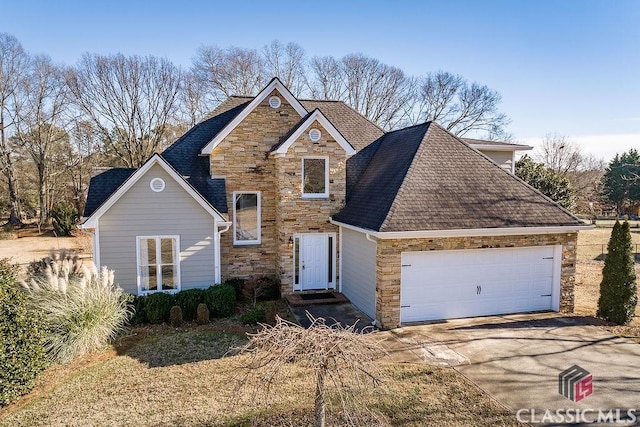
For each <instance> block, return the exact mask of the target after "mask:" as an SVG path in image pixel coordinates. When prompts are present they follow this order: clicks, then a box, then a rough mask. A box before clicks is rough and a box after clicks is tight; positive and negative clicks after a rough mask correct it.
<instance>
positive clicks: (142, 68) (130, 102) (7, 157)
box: [0, 33, 637, 225]
mask: <svg viewBox="0 0 640 427" xmlns="http://www.w3.org/2000/svg"><path fill="white" fill-rule="evenodd" d="M273 76H278V77H279V78H280V79H281V80H282V81H283V83H284V84H285V85H286V86H287V87H288V88H289V89H290V90H291V91H292V92H293V94H294V95H295V96H297V97H300V98H312V99H333V100H342V101H344V102H345V103H346V104H348V105H350V106H351V107H352V108H354V109H355V110H357V111H358V112H360V113H361V114H362V115H364V116H365V117H367V118H368V119H370V120H371V121H373V122H374V123H376V124H378V126H380V127H381V128H382V129H384V130H391V129H395V128H399V127H403V126H407V125H411V124H417V123H420V122H424V121H428V120H435V121H437V122H438V123H439V124H440V125H441V126H443V127H445V128H446V129H447V130H449V131H450V132H452V133H454V134H456V135H458V136H464V135H467V134H473V135H474V136H479V137H483V138H485V139H493V140H510V139H511V138H512V136H511V135H510V134H508V132H507V126H508V124H509V119H508V117H507V116H506V115H505V114H504V113H502V112H501V111H500V110H499V108H498V107H499V104H500V102H501V97H500V94H499V93H498V92H496V91H495V90H492V89H491V88H489V87H487V86H486V85H482V84H479V83H475V82H469V81H468V80H466V79H465V78H464V77H462V76H460V75H457V74H453V73H450V72H446V71H434V72H429V73H426V74H425V75H423V76H410V75H407V74H406V73H405V72H404V71H402V70H401V69H399V68H397V67H394V66H391V65H387V64H384V63H382V62H380V61H379V60H377V59H375V58H371V57H368V56H365V55H363V54H359V53H358V54H348V55H345V56H344V57H342V58H336V57H333V56H314V57H308V56H307V54H306V52H305V51H304V49H303V48H302V47H301V46H299V45H297V44H295V43H287V44H283V43H280V42H278V41H273V42H271V43H270V44H268V45H265V46H264V47H263V48H262V49H259V50H258V49H247V48H241V47H227V48H222V47H219V46H215V45H209V46H202V47H200V48H199V49H198V50H197V51H196V53H195V56H194V58H193V62H192V64H191V67H190V68H189V69H181V68H179V67H177V66H175V65H174V64H173V63H171V62H170V61H169V60H167V59H164V58H158V57H154V56H124V55H122V54H111V55H99V54H94V53H86V54H84V55H83V56H82V58H81V59H80V60H79V61H78V62H77V63H76V64H75V65H74V66H68V65H62V64H56V63H54V62H53V61H52V60H51V58H50V57H48V56H46V55H34V54H31V53H29V52H26V51H25V50H24V49H23V47H22V46H21V44H20V42H19V41H18V40H17V39H16V38H15V37H13V36H11V35H9V34H6V33H0V169H1V171H2V178H3V180H2V185H3V190H4V191H3V192H2V196H3V197H2V198H0V204H1V207H2V209H1V210H2V211H5V212H6V214H5V216H8V217H9V223H10V224H13V225H19V224H20V223H21V220H22V218H24V217H25V216H30V217H33V216H36V214H37V217H38V219H39V224H44V223H46V222H47V221H48V219H49V217H50V213H51V210H52V208H53V207H54V205H55V204H57V203H60V202H61V201H65V202H66V203H68V204H70V205H71V206H72V207H73V208H74V209H75V210H76V211H77V212H82V209H83V206H84V197H85V193H86V189H87V186H88V181H89V179H90V176H91V174H92V170H94V168H96V167H114V166H121V167H132V168H135V167H139V166H140V165H142V164H143V163H144V162H145V161H146V159H148V158H149V157H150V156H151V155H152V154H153V153H155V152H159V151H161V150H163V149H164V148H165V147H167V146H168V145H169V144H171V143H172V142H173V141H174V140H175V139H177V138H178V137H179V136H180V135H182V133H184V132H185V131H186V130H188V129H189V128H190V127H191V126H193V125H195V124H196V123H197V122H199V121H200V120H202V118H203V117H205V116H206V114H208V113H209V112H210V111H212V110H213V109H214V108H215V107H216V106H217V105H218V104H219V103H220V102H221V101H223V100H224V99H225V98H226V97H227V96H230V95H246V96H252V95H255V94H256V93H257V92H258V91H259V90H260V89H262V88H263V87H264V86H265V85H266V84H267V83H268V81H269V80H270V79H271V78H272V77H273ZM548 140H549V144H551V145H550V147H549V151H548V152H547V151H544V152H543V155H542V157H541V159H540V160H541V163H542V164H543V165H544V169H545V170H551V171H553V172H554V173H555V174H558V175H560V176H561V177H563V178H565V179H567V180H568V181H569V185H570V186H571V188H572V191H573V192H574V196H573V197H574V199H576V197H577V199H578V200H581V199H584V200H591V199H592V198H593V196H592V194H596V193H597V194H601V193H600V192H598V191H596V190H598V189H597V188H596V187H598V186H599V185H600V176H601V174H602V171H603V165H602V163H601V162H600V163H598V161H597V160H595V159H594V158H593V157H592V156H586V155H584V154H583V153H581V152H580V150H579V147H578V146H577V145H575V144H573V143H571V142H570V141H568V140H566V138H564V137H557V136H554V137H550V138H548ZM636 154H637V153H636ZM628 160H629V159H627V158H626V157H625V159H620V161H621V162H623V164H626V163H624V162H627V161H628ZM631 172H632V171H628V173H627V175H625V177H628V178H629V181H625V182H629V183H631V182H632V181H631V180H632V178H633V176H636V177H637V175H633V174H632V173H631ZM636 172H637V171H636ZM635 182H636V183H637V180H636V181H635ZM607 185H608V184H607ZM607 188H608V187H607ZM594 192H595V193H594ZM576 194H577V196H576ZM606 194H611V196H612V197H613V194H614V193H613V192H611V193H606ZM615 194H618V193H615ZM624 194H625V196H624V197H626V198H629V197H632V194H634V193H632V192H626V193H624ZM551 197H553V195H551ZM616 197H617V196H616ZM633 197H635V196H633ZM623 200H627V199H623ZM572 203H573V202H570V203H568V204H567V207H568V208H570V209H572V208H573V204H572ZM613 203H614V204H616V203H618V202H617V201H614V202H613ZM620 203H621V204H620V205H619V206H623V205H624V203H625V202H624V201H623V202H620ZM616 206H618V205H616Z"/></svg>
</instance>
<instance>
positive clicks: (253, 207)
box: [233, 191, 260, 245]
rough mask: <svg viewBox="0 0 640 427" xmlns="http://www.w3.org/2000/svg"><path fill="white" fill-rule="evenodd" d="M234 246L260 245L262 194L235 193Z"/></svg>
mask: <svg viewBox="0 0 640 427" xmlns="http://www.w3.org/2000/svg"><path fill="white" fill-rule="evenodd" d="M233 244H234V245H258V244H260V192H259V191H243V192H240V191H236V192H234V193H233Z"/></svg>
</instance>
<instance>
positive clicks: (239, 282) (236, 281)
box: [223, 277, 245, 301]
mask: <svg viewBox="0 0 640 427" xmlns="http://www.w3.org/2000/svg"><path fill="white" fill-rule="evenodd" d="M244 282H245V280H244V279H240V278H238V277H234V278H233V279H229V280H226V281H225V282H224V283H223V284H225V285H230V286H233V289H235V291H236V301H238V300H240V299H242V287H243V285H244Z"/></svg>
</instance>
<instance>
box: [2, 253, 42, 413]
mask: <svg viewBox="0 0 640 427" xmlns="http://www.w3.org/2000/svg"><path fill="white" fill-rule="evenodd" d="M17 273H18V267H17V266H15V265H11V264H10V262H9V260H8V259H6V258H3V259H0V406H3V405H6V404H8V403H10V402H11V401H13V400H15V399H16V398H17V397H19V396H21V395H23V394H25V393H28V392H29V391H30V390H31V389H32V388H33V384H34V382H35V380H36V378H37V377H38V375H39V374H40V373H41V372H42V371H43V370H44V369H45V368H46V367H47V365H48V364H49V361H48V359H47V354H46V351H45V348H44V345H45V332H44V327H43V324H42V320H41V318H40V316H39V313H34V312H31V311H30V310H29V309H28V308H27V300H26V297H25V295H24V293H23V292H22V290H21V289H20V288H19V287H18V285H17V283H16V277H17Z"/></svg>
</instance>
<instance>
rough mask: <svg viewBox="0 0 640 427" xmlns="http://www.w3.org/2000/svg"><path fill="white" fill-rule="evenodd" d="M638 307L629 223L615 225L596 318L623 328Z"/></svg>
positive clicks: (605, 263)
mask: <svg viewBox="0 0 640 427" xmlns="http://www.w3.org/2000/svg"><path fill="white" fill-rule="evenodd" d="M637 303H638V293H637V287H636V272H635V260H634V255H633V245H632V243H631V232H630V231H629V223H628V222H627V221H625V222H624V223H623V224H620V222H619V221H616V223H615V225H614V226H613V230H612V231H611V238H610V239H609V245H608V246H607V257H606V258H605V260H604V268H603V269H602V282H600V299H599V300H598V313H597V316H598V317H601V318H603V319H606V320H609V321H611V322H615V323H617V324H619V325H625V324H627V323H629V322H630V321H631V319H632V318H633V316H634V313H635V310H636V305H637Z"/></svg>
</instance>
